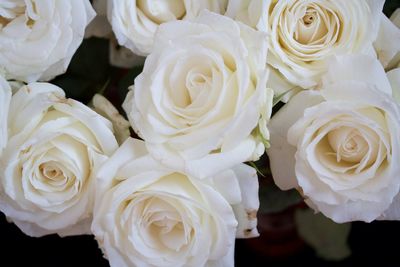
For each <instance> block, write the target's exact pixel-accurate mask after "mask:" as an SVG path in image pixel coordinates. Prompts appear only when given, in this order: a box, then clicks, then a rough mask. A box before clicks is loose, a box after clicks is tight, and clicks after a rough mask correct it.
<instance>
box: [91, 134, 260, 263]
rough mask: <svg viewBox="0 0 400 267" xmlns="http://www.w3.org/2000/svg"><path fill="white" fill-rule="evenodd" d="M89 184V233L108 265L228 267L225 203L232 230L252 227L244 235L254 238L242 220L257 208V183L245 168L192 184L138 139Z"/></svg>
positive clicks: (230, 237)
mask: <svg viewBox="0 0 400 267" xmlns="http://www.w3.org/2000/svg"><path fill="white" fill-rule="evenodd" d="M204 167H205V168H206V167H207V166H204ZM97 185H98V186H97V187H96V190H97V194H96V195H97V197H98V199H96V200H97V201H96V205H95V210H94V219H93V224H92V231H93V233H94V235H95V237H96V239H97V240H98V242H99V245H100V247H101V248H102V250H103V252H104V253H105V256H106V257H107V258H108V259H109V261H110V265H111V266H120V267H123V266H171V267H172V266H173V267H179V266H234V264H233V260H234V258H233V251H234V242H235V241H234V239H235V232H236V227H237V224H238V222H237V220H236V218H235V213H234V211H233V209H232V207H231V205H235V207H234V208H235V210H237V211H238V212H237V214H238V220H240V221H239V224H242V226H246V227H249V225H250V227H254V228H250V229H247V231H245V233H244V234H245V236H246V235H250V236H256V235H257V230H256V228H255V224H256V221H254V220H252V222H253V223H250V224H249V220H248V218H250V219H252V218H255V215H256V212H257V209H258V204H259V203H258V196H257V190H258V180H257V176H256V174H255V171H254V169H252V168H250V167H249V166H246V165H240V166H238V167H236V168H235V169H233V170H227V171H225V172H223V173H221V174H219V175H216V176H215V177H212V178H207V179H203V180H199V179H196V178H193V177H191V176H187V175H185V174H183V173H178V172H175V171H173V170H170V169H166V168H165V167H163V166H162V165H160V163H158V162H157V161H155V160H154V159H153V158H151V157H150V156H149V154H148V153H147V151H146V147H145V145H144V142H143V141H139V140H135V139H128V140H127V141H126V142H125V143H124V144H123V145H122V146H121V147H120V149H118V150H117V152H116V153H115V154H114V155H113V156H112V157H111V158H110V159H109V160H108V161H107V162H106V163H105V164H104V166H103V167H102V168H101V169H100V170H99V172H98V174H97ZM243 214H246V216H243ZM254 222H255V223H254ZM243 223H244V224H243ZM239 228H241V229H242V230H243V231H244V228H243V227H240V226H239ZM239 236H243V233H242V234H241V233H239Z"/></svg>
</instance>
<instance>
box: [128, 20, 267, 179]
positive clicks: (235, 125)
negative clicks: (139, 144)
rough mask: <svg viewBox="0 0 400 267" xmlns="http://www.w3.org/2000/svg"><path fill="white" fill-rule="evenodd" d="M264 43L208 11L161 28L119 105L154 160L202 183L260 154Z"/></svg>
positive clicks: (264, 133) (257, 35) (263, 130)
mask: <svg viewBox="0 0 400 267" xmlns="http://www.w3.org/2000/svg"><path fill="white" fill-rule="evenodd" d="M264 40H265V36H264V35H263V34H262V33H259V32H256V31H254V30H252V29H251V28H249V27H247V26H245V25H239V24H237V23H235V22H234V21H233V20H231V19H229V18H227V17H224V16H221V15H217V14H213V13H209V12H204V13H202V15H200V16H199V17H198V18H197V19H195V20H194V21H193V22H188V21H179V22H170V23H167V24H164V25H162V26H161V27H160V29H159V31H158V35H157V36H156V45H155V49H154V51H153V53H152V54H150V55H149V56H148V57H147V59H146V62H145V65H144V69H143V72H142V73H141V74H140V75H139V76H138V77H137V78H136V79H135V85H134V87H132V88H131V90H130V92H129V93H128V95H127V97H126V99H125V102H124V104H123V107H124V109H125V111H126V113H127V115H128V118H129V121H130V122H131V124H132V126H133V128H134V130H135V131H136V132H137V133H138V134H139V135H140V136H141V137H142V138H143V139H144V140H145V141H146V144H147V147H148V149H149V151H150V153H151V154H152V155H153V156H154V157H155V158H156V159H157V160H160V161H161V162H162V163H163V164H165V165H167V166H171V167H173V168H174V169H176V170H180V171H182V172H185V173H188V174H192V175H194V176H196V177H206V176H210V175H212V174H215V173H217V172H220V171H222V170H224V169H226V168H229V167H232V166H234V165H236V164H239V163H241V162H244V161H248V160H252V159H257V158H258V157H259V156H260V155H262V154H263V152H264V145H263V143H262V142H261V140H260V139H259V138H258V137H255V136H263V138H264V139H268V138H269V136H268V130H267V128H266V121H267V120H268V119H269V117H270V113H271V107H272V99H273V92H272V90H270V89H267V88H266V80H267V76H268V75H267V70H266V65H265V58H266V53H267V46H266V43H265V42H264ZM258 125H259V127H258ZM257 127H258V128H257ZM256 132H257V133H258V132H259V133H260V134H256ZM203 166H207V168H203Z"/></svg>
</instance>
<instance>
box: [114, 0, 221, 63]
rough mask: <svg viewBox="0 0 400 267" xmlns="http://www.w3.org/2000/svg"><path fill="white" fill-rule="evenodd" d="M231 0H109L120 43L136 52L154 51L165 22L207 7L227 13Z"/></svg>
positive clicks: (116, 34) (192, 14)
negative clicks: (160, 28)
mask: <svg viewBox="0 0 400 267" xmlns="http://www.w3.org/2000/svg"><path fill="white" fill-rule="evenodd" d="M227 1H228V0H109V1H108V19H109V21H110V23H111V25H112V29H113V31H114V34H115V36H116V37H117V39H118V42H119V44H120V45H122V46H125V47H127V48H129V49H130V50H132V51H133V52H134V53H136V54H138V55H142V56H146V55H148V54H149V53H151V51H152V49H153V44H154V34H155V32H156V31H157V29H158V26H159V25H160V24H162V23H165V22H169V21H174V20H181V19H192V18H194V17H196V16H197V15H198V14H200V12H201V11H202V10H204V9H207V10H210V11H212V12H216V13H219V14H224V13H225V9H226V6H227Z"/></svg>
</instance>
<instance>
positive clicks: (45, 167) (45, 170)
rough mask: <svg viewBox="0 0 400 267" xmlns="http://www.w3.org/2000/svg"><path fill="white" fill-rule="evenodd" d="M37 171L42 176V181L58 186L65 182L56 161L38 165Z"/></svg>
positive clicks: (65, 179)
mask: <svg viewBox="0 0 400 267" xmlns="http://www.w3.org/2000/svg"><path fill="white" fill-rule="evenodd" d="M39 171H40V173H41V176H42V181H43V182H44V183H46V184H50V185H53V186H60V185H63V184H65V183H66V182H67V180H68V179H67V178H66V177H65V175H64V172H63V171H62V170H61V168H60V167H59V166H57V163H54V162H47V163H42V164H41V165H40V166H39Z"/></svg>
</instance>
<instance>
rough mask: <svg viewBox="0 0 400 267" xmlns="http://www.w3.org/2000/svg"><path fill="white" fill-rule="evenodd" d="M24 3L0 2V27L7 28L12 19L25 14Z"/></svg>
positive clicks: (7, 0)
mask: <svg viewBox="0 0 400 267" xmlns="http://www.w3.org/2000/svg"><path fill="white" fill-rule="evenodd" d="M25 9H26V7H25V3H24V1H23V0H22V1H21V0H19V1H18V0H17V1H9V0H3V1H1V2H0V25H1V27H2V28H3V27H5V26H7V25H8V24H9V23H10V22H11V21H12V20H13V19H15V18H17V17H19V16H21V15H23V14H24V13H25Z"/></svg>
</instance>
